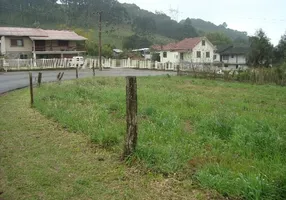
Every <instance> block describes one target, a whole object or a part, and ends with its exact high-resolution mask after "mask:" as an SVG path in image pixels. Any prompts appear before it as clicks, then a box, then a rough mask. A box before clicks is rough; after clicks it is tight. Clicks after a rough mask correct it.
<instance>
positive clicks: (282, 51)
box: [274, 33, 286, 63]
mask: <svg viewBox="0 0 286 200" xmlns="http://www.w3.org/2000/svg"><path fill="white" fill-rule="evenodd" d="M274 56H275V62H276V63H282V62H286V33H285V34H284V35H282V36H281V39H280V41H279V43H278V45H277V46H276V48H275V50H274Z"/></svg>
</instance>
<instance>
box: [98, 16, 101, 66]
mask: <svg viewBox="0 0 286 200" xmlns="http://www.w3.org/2000/svg"><path fill="white" fill-rule="evenodd" d="M101 14H102V11H99V12H98V17H99V19H98V20H99V23H98V26H99V27H98V55H99V70H100V71H102V63H101V50H102V47H101Z"/></svg>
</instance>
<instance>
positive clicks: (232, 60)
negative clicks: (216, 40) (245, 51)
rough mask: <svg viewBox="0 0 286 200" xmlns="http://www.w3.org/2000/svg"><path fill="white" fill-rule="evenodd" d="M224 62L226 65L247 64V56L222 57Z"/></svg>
mask: <svg viewBox="0 0 286 200" xmlns="http://www.w3.org/2000/svg"><path fill="white" fill-rule="evenodd" d="M225 57H227V58H228V59H227V60H225ZM222 61H223V62H224V63H225V64H246V56H245V55H227V56H222Z"/></svg>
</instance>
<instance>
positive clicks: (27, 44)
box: [5, 36, 33, 52]
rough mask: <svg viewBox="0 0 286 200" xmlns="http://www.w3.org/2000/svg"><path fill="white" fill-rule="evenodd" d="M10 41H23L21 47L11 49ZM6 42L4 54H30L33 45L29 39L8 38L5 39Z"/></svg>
mask: <svg viewBox="0 0 286 200" xmlns="http://www.w3.org/2000/svg"><path fill="white" fill-rule="evenodd" d="M11 39H23V42H24V46H23V47H11ZM5 41H6V52H32V47H33V43H32V40H31V39H30V38H29V37H8V36H6V38H5Z"/></svg>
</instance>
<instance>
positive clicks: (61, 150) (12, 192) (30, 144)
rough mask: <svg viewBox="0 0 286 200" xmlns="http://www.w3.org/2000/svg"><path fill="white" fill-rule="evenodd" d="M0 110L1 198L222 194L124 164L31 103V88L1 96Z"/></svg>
mask: <svg viewBox="0 0 286 200" xmlns="http://www.w3.org/2000/svg"><path fill="white" fill-rule="evenodd" d="M43 89H44V88H43ZM36 94H37V95H39V94H38V93H36ZM49 109H52V108H49ZM0 111H1V112H0V199H1V200H2V199H4V200H14V199H15V200H16V199H17V200H20V199H28V200H33V199H45V200H48V199H51V200H57V199H68V200H72V199H80V200H87V199H99V200H101V199H103V200H105V199H118V200H122V199H128V200H129V199H194V200H195V199H201V200H204V199H222V198H221V197H219V196H218V195H217V194H216V193H215V192H213V191H207V190H204V191H202V190H200V189H198V187H197V186H196V185H194V184H193V182H192V181H191V180H180V179H178V178H177V177H176V176H169V177H164V176H163V175H162V174H156V173H153V172H151V171H143V170H139V169H140V168H138V166H137V167H136V166H134V165H133V166H132V167H128V166H126V165H125V164H124V163H121V162H119V156H118V154H117V153H115V152H113V151H109V150H106V149H103V148H99V147H98V146H97V145H95V144H92V143H91V142H90V140H89V139H88V138H87V137H86V135H84V134H75V133H71V132H68V131H66V130H65V129H64V128H63V127H61V126H59V125H58V124H57V123H55V122H52V121H50V120H47V119H46V118H45V117H43V116H42V115H41V114H39V113H38V112H37V111H35V109H32V108H30V105H29V93H28V90H27V89H25V90H21V91H17V92H13V93H11V94H7V95H5V96H1V97H0Z"/></svg>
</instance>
